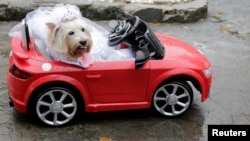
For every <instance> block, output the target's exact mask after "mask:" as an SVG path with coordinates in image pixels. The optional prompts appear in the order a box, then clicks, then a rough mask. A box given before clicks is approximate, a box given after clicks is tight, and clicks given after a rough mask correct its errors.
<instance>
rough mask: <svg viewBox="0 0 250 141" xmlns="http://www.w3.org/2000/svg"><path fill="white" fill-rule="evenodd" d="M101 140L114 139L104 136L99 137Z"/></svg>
mask: <svg viewBox="0 0 250 141" xmlns="http://www.w3.org/2000/svg"><path fill="white" fill-rule="evenodd" d="M99 141H112V139H111V138H108V137H104V136H103V137H99Z"/></svg>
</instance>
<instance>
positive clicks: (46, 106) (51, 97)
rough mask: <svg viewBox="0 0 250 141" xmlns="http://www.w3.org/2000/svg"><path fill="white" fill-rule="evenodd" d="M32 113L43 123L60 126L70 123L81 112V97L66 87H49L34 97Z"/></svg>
mask: <svg viewBox="0 0 250 141" xmlns="http://www.w3.org/2000/svg"><path fill="white" fill-rule="evenodd" d="M32 100H33V102H32V104H31V105H30V106H31V107H30V109H31V114H32V116H34V117H35V120H36V121H38V122H40V123H41V124H43V125H47V126H51V127H58V126H64V125H66V124H69V123H70V122H71V121H72V120H73V119H75V118H76V116H77V115H78V113H79V110H80V107H81V106H80V105H79V104H81V103H80V102H79V98H77V96H76V94H75V93H74V92H73V91H71V90H69V89H66V88H62V87H51V88H47V89H45V90H44V91H42V92H41V93H39V94H38V95H37V96H35V97H34V98H33V99H32Z"/></svg>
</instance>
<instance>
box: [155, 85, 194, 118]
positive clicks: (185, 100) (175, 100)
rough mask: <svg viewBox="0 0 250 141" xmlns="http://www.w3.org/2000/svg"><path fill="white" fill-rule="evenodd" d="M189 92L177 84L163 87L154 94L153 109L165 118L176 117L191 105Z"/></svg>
mask: <svg viewBox="0 0 250 141" xmlns="http://www.w3.org/2000/svg"><path fill="white" fill-rule="evenodd" d="M191 100H192V99H191V96H190V93H189V91H188V90H187V89H186V88H185V87H183V86H182V85H179V84H167V85H163V86H161V87H160V88H158V90H157V91H156V92H155V95H154V98H153V104H154V107H155V108H156V110H157V111H158V112H160V113H161V114H163V115H166V116H177V115H180V114H182V113H184V112H185V111H186V110H187V109H188V108H189V106H190V104H191Z"/></svg>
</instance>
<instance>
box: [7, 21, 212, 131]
mask: <svg viewBox="0 0 250 141" xmlns="http://www.w3.org/2000/svg"><path fill="white" fill-rule="evenodd" d="M27 28H28V27H27V25H25V23H24V34H23V36H24V38H23V40H20V39H18V38H12V41H11V49H12V52H11V54H10V57H9V70H8V72H7V84H8V94H9V97H10V105H11V106H14V107H15V109H17V110H18V111H20V112H22V113H25V114H27V113H28V114H32V115H34V117H36V118H37V119H38V120H39V121H40V122H42V123H44V124H45V125H49V126H61V125H65V124H68V123H69V122H70V121H72V120H73V119H74V117H76V116H77V115H78V113H80V112H83V111H85V112H100V111H115V110H129V109H143V108H149V107H151V106H153V107H154V108H155V109H156V111H158V112H159V113H160V114H162V115H164V116H169V117H175V116H179V115H182V114H183V113H185V112H186V111H187V110H188V109H189V108H190V106H191V105H192V101H193V92H194V91H193V89H194V87H195V88H196V89H197V90H198V91H200V93H201V101H202V102H203V101H205V100H207V98H208V97H209V91H210V87H211V84H212V70H211V64H210V62H209V60H208V59H207V58H206V57H205V56H204V55H203V54H201V52H200V51H198V50H197V49H195V48H194V47H192V46H190V45H188V44H187V43H184V42H182V41H180V40H178V39H176V38H173V37H170V36H167V35H162V34H155V33H154V32H152V30H151V29H150V27H149V26H148V25H147V24H146V23H145V22H144V21H142V20H141V19H139V18H138V17H136V16H131V17H129V18H126V19H125V20H123V21H120V22H119V23H118V25H117V26H116V27H115V28H114V30H113V31H111V33H110V36H109V40H108V41H109V44H110V45H117V44H120V43H121V44H123V45H126V46H128V47H131V48H132V49H133V50H134V51H135V60H120V61H100V62H98V61H97V62H95V63H94V64H93V65H92V66H90V67H89V68H82V67H79V66H75V65H72V64H66V63H63V62H60V61H55V60H52V59H49V58H46V57H44V56H43V55H42V54H41V53H39V52H38V51H36V46H35V45H34V41H33V40H32V37H29V35H28V32H27ZM26 43H27V44H26ZM193 86H194V87H193Z"/></svg>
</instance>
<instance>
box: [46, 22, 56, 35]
mask: <svg viewBox="0 0 250 141" xmlns="http://www.w3.org/2000/svg"><path fill="white" fill-rule="evenodd" d="M46 25H47V27H48V28H49V30H50V32H51V33H52V32H53V31H54V34H55V36H56V34H57V32H58V30H59V26H57V25H56V24H54V23H47V24H46Z"/></svg>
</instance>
